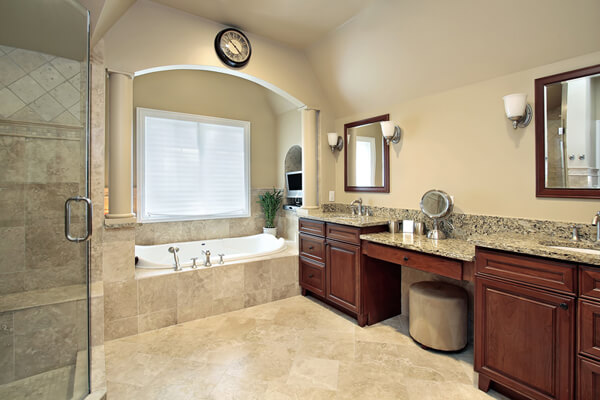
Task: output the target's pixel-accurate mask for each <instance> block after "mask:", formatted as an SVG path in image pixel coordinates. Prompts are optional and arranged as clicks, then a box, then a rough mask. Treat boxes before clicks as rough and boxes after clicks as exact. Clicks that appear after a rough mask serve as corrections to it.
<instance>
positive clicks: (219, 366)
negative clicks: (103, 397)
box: [105, 296, 504, 400]
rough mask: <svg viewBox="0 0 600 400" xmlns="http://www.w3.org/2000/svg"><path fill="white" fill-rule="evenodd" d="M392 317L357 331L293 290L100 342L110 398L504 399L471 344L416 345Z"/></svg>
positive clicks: (336, 314) (341, 317) (404, 324)
mask: <svg viewBox="0 0 600 400" xmlns="http://www.w3.org/2000/svg"><path fill="white" fill-rule="evenodd" d="M407 328H408V325H407V320H406V318H404V317H401V316H398V317H394V318H391V319H389V320H387V321H384V322H382V323H380V324H377V325H374V326H371V327H368V328H360V327H358V326H357V325H356V321H354V320H353V319H351V318H349V317H347V316H345V315H343V314H341V313H339V312H338V311H336V310H333V309H331V308H330V307H327V306H325V305H323V304H321V303H319V302H318V301H316V300H314V299H311V298H304V297H301V296H297V297H293V298H289V299H285V300H281V301H276V302H272V303H267V304H263V305H259V306H256V307H252V308H249V309H245V310H238V311H233V312H230V313H227V314H222V315H215V316H212V317H208V318H204V319H200V320H195V321H190V322H186V323H183V324H179V325H174V326H170V327H167V328H163V329H159V330H156V331H151V332H145V333H142V334H139V335H135V336H130V337H126V338H123V339H119V340H114V341H111V342H107V343H106V345H105V352H106V369H107V372H106V374H107V380H108V395H109V399H110V400H119V399H126V400H132V399H144V400H146V399H168V400H181V399H183V400H188V399H190V400H191V399H213V400H221V399H239V400H242V399H243V400H247V399H250V400H251V399H260V400H264V399H267V400H286V399H294V400H320V399H338V400H349V399H361V400H362V399H378V400H387V399H390V400H415V399H419V400H421V399H461V400H468V399H476V400H478V399H493V398H496V399H504V398H503V397H502V396H500V395H498V394H496V393H494V392H492V391H490V393H489V394H486V393H483V392H481V391H480V390H478V389H477V375H476V374H475V373H474V372H473V351H472V348H468V349H467V350H465V351H463V352H461V353H442V352H435V351H428V350H424V349H422V348H421V347H420V346H419V345H418V344H416V343H415V342H414V341H413V340H412V339H411V338H410V336H409V335H408V329H407Z"/></svg>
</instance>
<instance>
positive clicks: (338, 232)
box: [327, 224, 360, 244]
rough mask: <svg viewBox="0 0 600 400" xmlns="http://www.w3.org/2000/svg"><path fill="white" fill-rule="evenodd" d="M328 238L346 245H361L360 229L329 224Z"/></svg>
mask: <svg viewBox="0 0 600 400" xmlns="http://www.w3.org/2000/svg"><path fill="white" fill-rule="evenodd" d="M327 238H328V239H335V240H339V241H341V242H346V243H352V244H360V228H353V227H351V226H346V225H338V224H327Z"/></svg>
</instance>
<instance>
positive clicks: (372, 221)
mask: <svg viewBox="0 0 600 400" xmlns="http://www.w3.org/2000/svg"><path fill="white" fill-rule="evenodd" d="M298 217H299V218H306V219H313V220H316V221H325V222H330V223H333V224H342V225H349V226H356V227H359V228H364V227H366V226H378V225H387V223H388V220H389V218H386V217H381V216H379V217H378V216H362V217H359V216H353V215H351V214H341V213H332V212H322V211H310V212H309V214H308V215H300V214H298Z"/></svg>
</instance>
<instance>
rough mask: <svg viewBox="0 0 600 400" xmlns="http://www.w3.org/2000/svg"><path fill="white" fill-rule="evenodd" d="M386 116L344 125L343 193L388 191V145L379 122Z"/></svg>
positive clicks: (387, 118) (385, 119)
mask: <svg viewBox="0 0 600 400" xmlns="http://www.w3.org/2000/svg"><path fill="white" fill-rule="evenodd" d="M389 119H390V115H389V114H385V115H379V116H377V117H373V118H368V119H363V120H360V121H355V122H350V123H348V124H345V125H344V189H345V191H346V192H382V193H389V192H390V155H389V146H388V145H387V144H386V143H385V139H384V138H383V133H382V132H381V124H380V122H381V121H389Z"/></svg>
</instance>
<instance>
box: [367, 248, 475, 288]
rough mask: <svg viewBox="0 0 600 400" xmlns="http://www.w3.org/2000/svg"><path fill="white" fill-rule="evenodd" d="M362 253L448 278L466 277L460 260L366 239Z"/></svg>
mask: <svg viewBox="0 0 600 400" xmlns="http://www.w3.org/2000/svg"><path fill="white" fill-rule="evenodd" d="M362 253H363V254H365V255H367V256H369V257H372V258H376V259H378V260H383V261H388V262H391V263H394V264H400V265H403V266H405V267H409V268H414V269H419V270H421V271H427V272H431V273H434V274H438V275H442V276H447V277H448V278H452V279H457V280H461V279H464V277H463V263H462V262H461V261H458V260H452V259H449V258H444V257H440V256H434V255H430V254H424V253H421V252H418V251H411V250H405V249H401V248H397V247H390V246H385V245H381V244H377V243H372V242H366V241H365V242H364V243H363V246H362Z"/></svg>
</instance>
